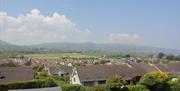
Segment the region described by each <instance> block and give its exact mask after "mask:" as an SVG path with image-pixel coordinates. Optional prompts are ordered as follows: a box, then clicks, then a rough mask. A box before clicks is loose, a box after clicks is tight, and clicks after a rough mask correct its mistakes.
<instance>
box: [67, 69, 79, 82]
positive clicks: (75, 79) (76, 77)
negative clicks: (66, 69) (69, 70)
mask: <svg viewBox="0 0 180 91" xmlns="http://www.w3.org/2000/svg"><path fill="white" fill-rule="evenodd" d="M70 80H71V84H79V85H81V82H80V80H79V76H78V74H77V71H76V70H73V74H72V75H71V76H70Z"/></svg>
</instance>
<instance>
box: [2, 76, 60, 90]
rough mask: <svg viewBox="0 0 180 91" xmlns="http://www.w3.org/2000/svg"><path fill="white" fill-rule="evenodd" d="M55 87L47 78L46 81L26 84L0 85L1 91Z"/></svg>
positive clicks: (33, 81) (27, 82)
mask: <svg viewBox="0 0 180 91" xmlns="http://www.w3.org/2000/svg"><path fill="white" fill-rule="evenodd" d="M55 86H57V85H56V84H55V82H54V81H53V80H52V79H51V78H48V79H46V80H32V81H26V82H16V83H8V84H2V85H0V89H3V90H2V91H7V90H9V89H29V88H43V87H55Z"/></svg>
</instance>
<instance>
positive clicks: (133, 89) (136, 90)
mask: <svg viewBox="0 0 180 91" xmlns="http://www.w3.org/2000/svg"><path fill="white" fill-rule="evenodd" d="M128 91H150V90H149V89H148V88H147V87H146V86H144V85H129V86H128Z"/></svg>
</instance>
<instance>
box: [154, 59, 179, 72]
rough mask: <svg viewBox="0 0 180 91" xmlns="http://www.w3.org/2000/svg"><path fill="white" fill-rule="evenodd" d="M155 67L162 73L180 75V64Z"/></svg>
mask: <svg viewBox="0 0 180 91" xmlns="http://www.w3.org/2000/svg"><path fill="white" fill-rule="evenodd" d="M156 66H157V67H158V68H159V69H160V70H161V71H163V72H167V73H169V74H173V75H176V74H180V62H176V63H169V64H156Z"/></svg>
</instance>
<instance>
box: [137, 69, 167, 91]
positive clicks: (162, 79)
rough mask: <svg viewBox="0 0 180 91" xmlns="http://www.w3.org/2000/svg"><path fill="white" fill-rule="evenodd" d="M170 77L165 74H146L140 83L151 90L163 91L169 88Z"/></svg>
mask: <svg viewBox="0 0 180 91" xmlns="http://www.w3.org/2000/svg"><path fill="white" fill-rule="evenodd" d="M167 81H168V75H167V74H166V73H163V72H151V73H147V74H145V75H144V76H143V77H142V78H141V79H140V83H141V84H142V85H145V86H147V87H148V88H150V89H151V90H154V91H161V90H162V89H164V88H165V87H166V86H167Z"/></svg>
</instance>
